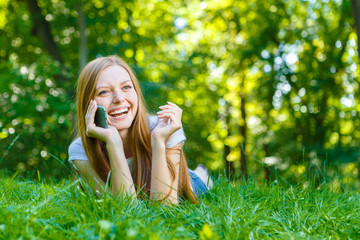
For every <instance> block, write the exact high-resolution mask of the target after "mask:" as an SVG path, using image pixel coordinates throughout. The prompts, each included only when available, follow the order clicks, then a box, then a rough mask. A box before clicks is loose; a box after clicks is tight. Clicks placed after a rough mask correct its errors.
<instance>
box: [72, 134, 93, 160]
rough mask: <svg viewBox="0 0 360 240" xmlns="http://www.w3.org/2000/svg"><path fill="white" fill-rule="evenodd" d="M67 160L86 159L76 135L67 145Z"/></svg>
mask: <svg viewBox="0 0 360 240" xmlns="http://www.w3.org/2000/svg"><path fill="white" fill-rule="evenodd" d="M68 152H69V161H71V160H88V157H87V156H86V153H85V150H84V147H83V145H82V142H81V138H80V137H78V138H76V139H75V140H74V141H72V143H71V144H70V146H69V150H68Z"/></svg>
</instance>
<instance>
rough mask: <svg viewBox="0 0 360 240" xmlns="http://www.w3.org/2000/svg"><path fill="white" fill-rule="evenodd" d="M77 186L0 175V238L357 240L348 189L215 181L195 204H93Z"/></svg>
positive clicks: (357, 206) (356, 212)
mask: <svg viewBox="0 0 360 240" xmlns="http://www.w3.org/2000/svg"><path fill="white" fill-rule="evenodd" d="M77 186H78V184H76V183H74V182H72V181H70V180H63V181H61V182H60V183H49V182H35V181H30V180H26V179H20V178H14V179H12V178H11V177H8V176H2V177H0V238H1V239H198V238H200V239H216V238H218V239H268V238H270V239H271V238H272V239H359V238H360V201H359V198H360V196H359V194H358V193H356V192H355V191H347V192H345V193H333V192H332V191H330V189H329V187H327V186H326V185H322V187H320V188H318V189H319V190H316V189H313V188H309V189H302V188H301V187H300V186H299V187H292V186H286V184H282V186H280V185H279V184H272V185H271V186H266V185H264V184H258V183H254V182H251V181H248V182H245V183H241V184H234V185H233V184H231V183H230V182H228V181H225V180H218V181H216V183H215V187H214V188H213V189H212V190H211V191H210V193H209V194H207V195H206V196H205V197H204V198H203V199H202V200H201V203H200V204H198V205H192V204H189V203H183V204H180V205H179V206H161V205H156V204H151V203H149V202H142V201H132V200H130V199H128V198H113V197H111V196H108V195H106V196H104V197H103V198H98V199H96V198H94V197H92V196H91V195H88V194H84V193H82V192H81V191H80V190H79V189H78V187H77Z"/></svg>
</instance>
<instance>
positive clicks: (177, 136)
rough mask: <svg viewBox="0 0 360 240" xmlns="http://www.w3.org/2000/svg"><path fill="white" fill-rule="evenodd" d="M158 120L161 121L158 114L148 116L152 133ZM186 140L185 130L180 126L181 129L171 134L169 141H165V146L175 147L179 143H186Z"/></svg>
mask: <svg viewBox="0 0 360 240" xmlns="http://www.w3.org/2000/svg"><path fill="white" fill-rule="evenodd" d="M158 121H159V118H158V117H157V116H149V117H148V124H149V129H150V133H151V132H152V130H153V129H154V128H155V126H156V125H157V123H158ZM185 140H186V136H185V133H184V130H183V129H182V128H180V129H179V130H177V131H175V132H174V133H173V134H171V136H170V137H169V138H168V139H167V141H166V143H165V147H166V148H173V147H175V146H176V145H177V144H178V143H182V145H184V142H185Z"/></svg>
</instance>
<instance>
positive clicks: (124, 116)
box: [109, 109, 130, 121]
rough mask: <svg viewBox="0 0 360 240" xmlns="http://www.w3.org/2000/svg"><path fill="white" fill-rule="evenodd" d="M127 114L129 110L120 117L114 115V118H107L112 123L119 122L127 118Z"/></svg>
mask: <svg viewBox="0 0 360 240" xmlns="http://www.w3.org/2000/svg"><path fill="white" fill-rule="evenodd" d="M129 113H130V109H129V110H128V111H127V112H126V113H122V114H120V115H114V116H112V115H109V116H110V118H111V119H112V120H114V121H120V120H123V119H125V118H127V117H128V115H129Z"/></svg>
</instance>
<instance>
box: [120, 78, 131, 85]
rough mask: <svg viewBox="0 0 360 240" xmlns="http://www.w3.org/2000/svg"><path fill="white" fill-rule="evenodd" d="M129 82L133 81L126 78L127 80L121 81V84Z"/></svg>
mask: <svg viewBox="0 0 360 240" xmlns="http://www.w3.org/2000/svg"><path fill="white" fill-rule="evenodd" d="M127 82H131V80H130V79H129V80H125V81H123V82H122V83H121V85H123V84H125V83H127Z"/></svg>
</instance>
